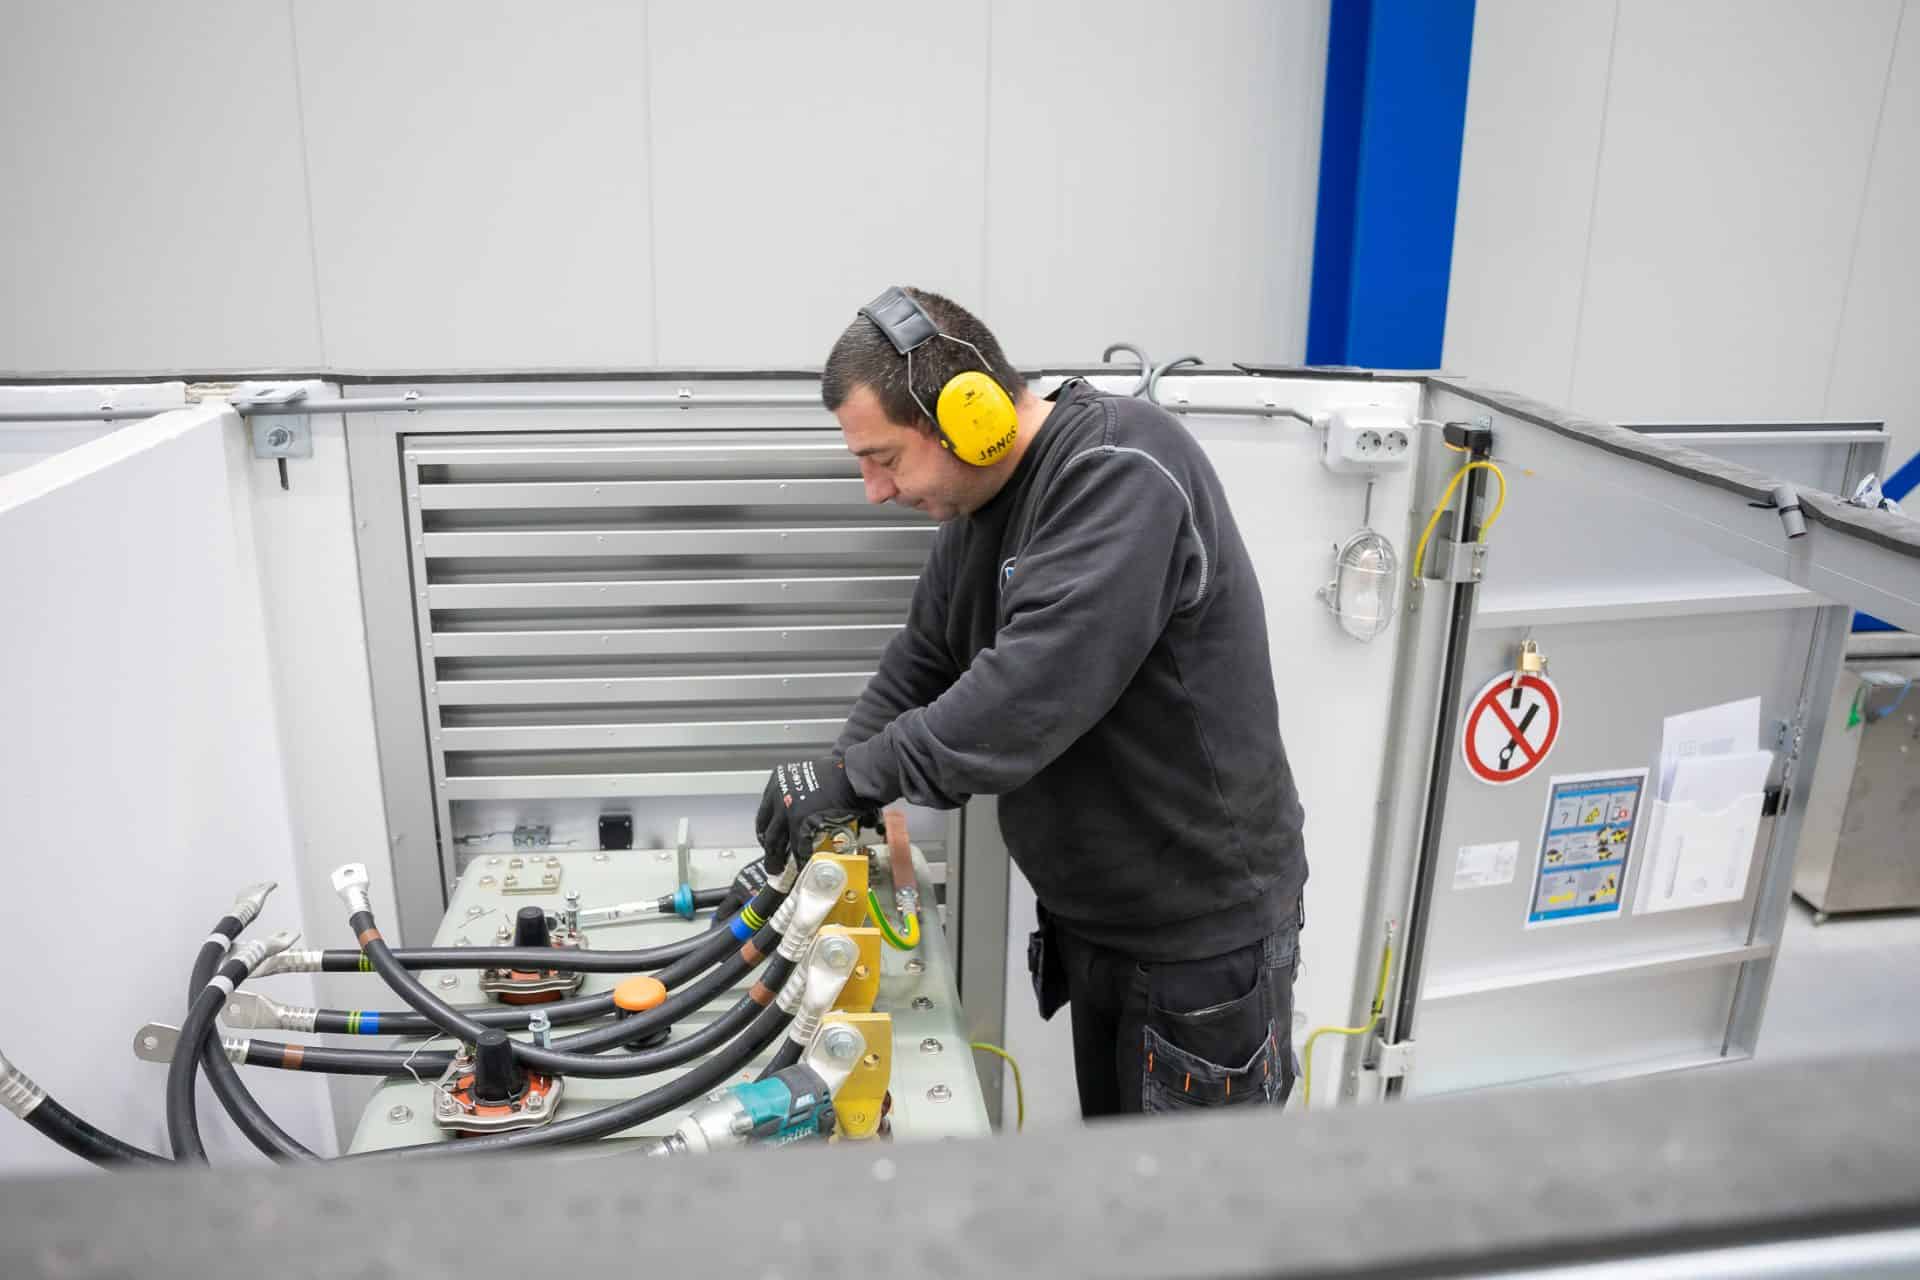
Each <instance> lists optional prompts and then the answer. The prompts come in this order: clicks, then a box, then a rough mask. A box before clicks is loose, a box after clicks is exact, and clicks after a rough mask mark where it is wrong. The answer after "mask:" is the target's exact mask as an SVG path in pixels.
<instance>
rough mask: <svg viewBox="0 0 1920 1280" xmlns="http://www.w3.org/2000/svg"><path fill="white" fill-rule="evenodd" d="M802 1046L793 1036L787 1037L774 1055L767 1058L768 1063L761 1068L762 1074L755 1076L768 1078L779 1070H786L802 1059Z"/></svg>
mask: <svg viewBox="0 0 1920 1280" xmlns="http://www.w3.org/2000/svg"><path fill="white" fill-rule="evenodd" d="M801 1048H802V1046H801V1045H800V1044H799V1043H798V1042H796V1041H795V1040H794V1039H793V1037H791V1036H789V1037H787V1039H786V1040H785V1041H784V1042H782V1043H781V1045H780V1047H779V1048H778V1049H776V1050H775V1051H774V1054H773V1057H772V1058H770V1059H768V1060H767V1065H766V1066H765V1067H763V1068H761V1070H760V1074H759V1075H757V1076H755V1077H754V1079H756V1080H766V1079H769V1078H771V1077H772V1076H774V1075H775V1074H777V1073H778V1072H781V1071H785V1070H786V1069H787V1068H788V1067H790V1066H792V1065H793V1064H794V1063H796V1062H798V1061H800V1052H801Z"/></svg>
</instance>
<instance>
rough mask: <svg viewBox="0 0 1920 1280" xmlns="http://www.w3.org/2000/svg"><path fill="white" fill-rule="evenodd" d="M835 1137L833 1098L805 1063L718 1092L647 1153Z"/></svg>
mask: <svg viewBox="0 0 1920 1280" xmlns="http://www.w3.org/2000/svg"><path fill="white" fill-rule="evenodd" d="M832 1132H833V1096H832V1094H831V1093H830V1092H829V1090H828V1088H827V1082H826V1081H825V1080H823V1079H821V1077H820V1073H819V1072H817V1071H815V1070H814V1069H813V1068H812V1067H809V1066H807V1065H805V1064H804V1063H802V1064H798V1065H795V1066H791V1067H788V1068H786V1069H785V1070H784V1071H777V1072H775V1073H774V1074H773V1075H771V1076H769V1077H767V1078H766V1079H765V1080H755V1081H752V1082H751V1083H748V1084H735V1085H728V1086H727V1087H726V1088H724V1089H716V1090H715V1091H714V1092H712V1093H710V1094H708V1095H707V1096H706V1099H705V1101H703V1102H701V1104H700V1105H699V1106H697V1107H695V1108H694V1109H693V1110H692V1111H690V1112H688V1113H687V1118H686V1119H684V1120H682V1121H681V1122H680V1126H679V1127H678V1128H677V1129H675V1130H674V1131H673V1132H672V1133H670V1134H668V1135H667V1136H666V1137H664V1138H662V1139H660V1141H659V1142H658V1143H656V1144H654V1146H653V1147H651V1148H649V1149H648V1151H647V1154H648V1155H654V1156H680V1155H698V1154H700V1153H702V1152H706V1151H723V1150H726V1149H727V1148H729V1147H744V1146H746V1145H748V1144H749V1143H764V1144H767V1145H770V1146H780V1145H783V1144H785V1143H789V1142H804V1141H806V1140H807V1139H809V1138H824V1137H826V1136H827V1135H828V1134H830V1133H832Z"/></svg>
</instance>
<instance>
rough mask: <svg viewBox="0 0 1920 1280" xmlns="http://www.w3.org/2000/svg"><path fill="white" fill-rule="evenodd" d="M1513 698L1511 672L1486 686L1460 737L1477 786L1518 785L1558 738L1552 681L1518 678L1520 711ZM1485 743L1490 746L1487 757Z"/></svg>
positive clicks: (1557, 700)
mask: <svg viewBox="0 0 1920 1280" xmlns="http://www.w3.org/2000/svg"><path fill="white" fill-rule="evenodd" d="M1512 695H1513V673H1512V672H1510V671H1509V672H1503V673H1502V674H1500V675H1497V676H1495V677H1494V678H1493V679H1491V680H1489V681H1488V682H1487V684H1486V687H1484V688H1483V689H1481V690H1480V692H1479V694H1478V696H1476V697H1475V698H1474V700H1473V705H1472V707H1471V708H1470V709H1469V710H1468V711H1467V718H1466V723H1465V724H1464V725H1463V726H1462V727H1461V732H1460V751H1461V754H1462V755H1463V756H1465V757H1466V761H1467V768H1468V769H1469V770H1471V771H1472V773H1473V776H1474V777H1476V778H1478V779H1480V781H1482V782H1490V783H1493V784H1494V785H1495V786H1500V785H1503V784H1505V783H1509V782H1518V781H1520V779H1522V778H1524V777H1526V776H1527V775H1528V774H1529V773H1532V772H1533V771H1534V769H1535V768H1536V767H1538V766H1539V764H1540V762H1541V761H1543V760H1545V759H1546V758H1547V753H1548V752H1549V751H1552V750H1553V744H1554V742H1555V741H1557V740H1558V739H1559V737H1560V694H1559V692H1558V691H1557V690H1555V689H1554V687H1553V682H1552V681H1551V680H1548V679H1547V678H1546V677H1545V676H1534V675H1527V676H1522V677H1520V695H1521V701H1520V706H1518V707H1515V706H1513V704H1512ZM1542 718H1544V719H1545V720H1546V724H1545V726H1544V727H1542V726H1541V724H1540V721H1541V719H1542ZM1483 737H1484V739H1485V740H1486V743H1487V744H1488V746H1489V750H1488V751H1486V752H1485V753H1483V752H1482V750H1481V747H1482V739H1483ZM1494 743H1497V744H1498V745H1497V746H1495V745H1493V744H1494Z"/></svg>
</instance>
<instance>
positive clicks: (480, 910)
mask: <svg viewBox="0 0 1920 1280" xmlns="http://www.w3.org/2000/svg"><path fill="white" fill-rule="evenodd" d="M486 911H487V909H486V908H485V907H483V906H480V905H478V904H475V905H474V906H471V907H468V908H467V915H468V916H469V917H473V916H478V915H485V914H486Z"/></svg>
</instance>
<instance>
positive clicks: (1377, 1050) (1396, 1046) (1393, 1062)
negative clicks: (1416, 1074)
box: [1369, 1036, 1414, 1080]
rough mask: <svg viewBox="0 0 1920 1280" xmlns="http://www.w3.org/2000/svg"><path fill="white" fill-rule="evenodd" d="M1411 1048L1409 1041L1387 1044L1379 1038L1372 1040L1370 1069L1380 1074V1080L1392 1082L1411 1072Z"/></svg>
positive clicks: (1412, 1043) (1412, 1045)
mask: <svg viewBox="0 0 1920 1280" xmlns="http://www.w3.org/2000/svg"><path fill="white" fill-rule="evenodd" d="M1413 1048H1414V1042H1413V1041H1411V1040H1399V1041H1396V1042H1394V1043H1393V1044H1388V1043H1387V1042H1386V1041H1385V1040H1383V1039H1381V1038H1380V1037H1379V1036H1375V1037H1374V1038H1373V1045H1372V1050H1373V1051H1372V1053H1371V1054H1370V1055H1369V1056H1370V1057H1371V1058H1372V1059H1373V1061H1372V1064H1371V1065H1372V1067H1373V1069H1374V1070H1375V1071H1377V1072H1379V1073H1380V1076H1381V1078H1382V1079H1387V1080H1394V1079H1398V1078H1399V1077H1401V1076H1405V1075H1410V1074H1412V1072H1413Z"/></svg>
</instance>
